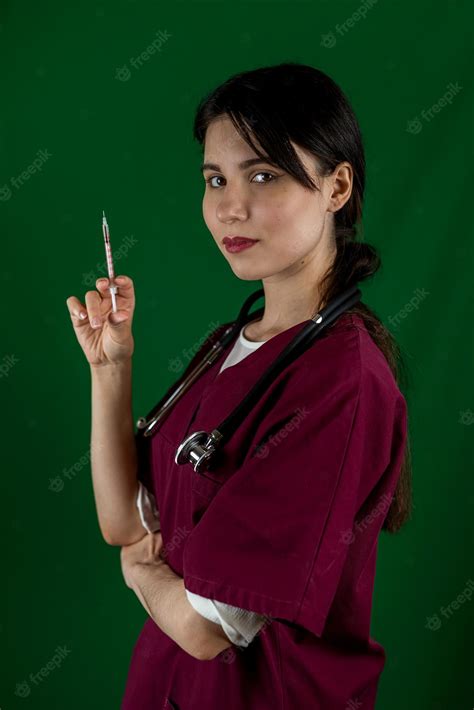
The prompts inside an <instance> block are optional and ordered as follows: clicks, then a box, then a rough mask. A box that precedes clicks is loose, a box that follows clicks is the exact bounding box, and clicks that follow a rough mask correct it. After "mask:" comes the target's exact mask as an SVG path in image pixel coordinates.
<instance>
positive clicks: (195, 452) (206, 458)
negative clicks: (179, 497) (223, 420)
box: [174, 429, 222, 473]
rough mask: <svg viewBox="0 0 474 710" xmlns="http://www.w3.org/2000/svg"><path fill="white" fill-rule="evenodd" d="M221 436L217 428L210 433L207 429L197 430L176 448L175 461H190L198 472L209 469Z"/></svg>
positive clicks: (182, 462)
mask: <svg viewBox="0 0 474 710" xmlns="http://www.w3.org/2000/svg"><path fill="white" fill-rule="evenodd" d="M221 438H222V437H221V434H220V433H219V432H218V431H217V429H214V431H213V432H211V433H210V434H208V433H207V432H206V431H195V432H194V433H193V434H190V435H189V436H188V437H187V438H186V439H185V440H184V441H183V442H182V444H180V445H179V446H178V448H177V449H176V454H175V457H174V461H175V463H177V464H185V463H190V464H192V466H193V468H194V470H195V471H196V472H197V473H201V472H202V471H207V470H208V468H209V463H210V460H211V458H212V457H213V455H214V453H215V451H216V448H215V446H216V444H217V443H218V442H219V441H220V439H221Z"/></svg>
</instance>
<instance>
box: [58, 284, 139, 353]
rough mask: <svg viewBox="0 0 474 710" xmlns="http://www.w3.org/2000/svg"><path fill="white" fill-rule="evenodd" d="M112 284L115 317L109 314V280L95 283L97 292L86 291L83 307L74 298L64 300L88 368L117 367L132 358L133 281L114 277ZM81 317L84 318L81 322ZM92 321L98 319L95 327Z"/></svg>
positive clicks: (110, 304) (110, 307) (110, 297)
mask: <svg viewBox="0 0 474 710" xmlns="http://www.w3.org/2000/svg"><path fill="white" fill-rule="evenodd" d="M115 283H116V285H117V286H118V291H117V293H116V294H115V298H116V300H117V312H116V313H114V312H113V310H112V296H111V293H110V291H109V279H106V278H101V279H97V281H96V287H97V291H87V293H86V294H85V302H86V305H85V306H84V305H83V304H82V303H81V302H80V301H79V299H78V298H76V297H75V296H69V298H68V299H67V300H66V304H67V307H68V310H69V314H70V316H71V321H72V325H73V328H74V332H75V333H76V337H77V339H78V341H79V345H80V346H81V348H82V350H83V352H84V355H85V356H86V358H87V361H88V362H89V363H90V365H91V366H95V367H97V366H101V365H111V364H117V363H120V362H124V361H126V360H129V359H130V358H131V357H132V355H133V349H134V341H133V336H132V319H133V312H134V309H135V291H134V288H133V281H132V279H131V278H129V277H128V276H117V277H116V278H115ZM81 314H84V317H83V318H81ZM95 319H98V320H97V324H96V320H95Z"/></svg>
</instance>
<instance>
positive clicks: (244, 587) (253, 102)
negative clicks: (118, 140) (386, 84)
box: [67, 63, 411, 710]
mask: <svg viewBox="0 0 474 710" xmlns="http://www.w3.org/2000/svg"><path fill="white" fill-rule="evenodd" d="M194 135H195V137H196V139H197V140H198V141H199V143H200V144H201V145H202V146H203V148H204V152H203V158H204V163H203V165H202V172H203V177H204V180H205V190H204V198H203V216H204V220H205V223H206V226H207V228H208V229H209V232H210V233H211V235H212V237H213V239H214V241H215V244H216V246H217V248H218V249H219V251H220V252H221V253H222V256H223V257H224V258H225V259H226V260H227V261H228V263H229V266H230V268H231V269H232V271H233V273H234V274H235V275H236V276H237V278H239V279H243V280H246V281H255V280H261V282H262V285H263V289H264V298H265V306H264V311H263V314H262V317H261V318H260V319H258V318H257V319H255V318H253V319H252V316H250V321H249V322H248V323H246V324H245V325H244V326H243V327H242V329H241V330H240V333H238V335H237V336H236V337H235V339H234V341H233V342H231V343H230V344H229V345H227V347H226V348H225V349H224V351H223V353H221V355H220V357H219V358H218V359H217V360H216V361H215V362H214V363H213V364H212V365H211V366H210V367H209V368H208V369H207V370H206V371H205V372H204V374H202V375H201V376H200V377H199V378H198V379H197V380H196V381H195V382H194V383H193V385H192V386H191V387H190V388H189V389H188V390H187V392H186V393H185V394H184V395H183V396H182V397H181V399H179V400H178V401H177V402H176V404H175V405H174V407H173V408H172V409H171V411H170V413H169V414H168V415H167V417H166V418H165V419H164V420H163V421H162V422H161V423H160V424H159V426H158V427H157V429H156V431H155V432H154V434H153V436H152V437H150V439H149V446H148V450H147V452H146V455H145V457H142V456H138V454H137V446H136V441H135V439H134V425H133V421H132V408H131V359H132V354H133V347H134V343H133V338H132V333H131V326H132V317H133V312H134V307H135V297H134V287H133V283H132V280H131V279H130V278H129V277H127V276H122V277H120V278H117V283H118V285H119V295H118V305H119V310H118V312H117V313H112V311H111V302H110V295H109V291H108V290H107V286H108V281H107V279H100V280H99V281H98V282H97V290H96V291H89V292H88V293H86V295H85V305H83V304H82V303H81V302H80V301H79V300H78V299H77V298H75V297H72V296H71V297H70V298H68V300H67V304H68V308H69V311H70V314H71V319H72V323H73V326H74V329H75V332H76V335H77V338H78V340H79V343H80V344H81V346H82V348H83V351H84V353H85V355H86V357H87V359H88V362H89V363H90V366H91V374H92V441H91V445H92V474H93V485H94V495H95V501H96V506H97V512H98V518H99V523H100V527H101V530H102V533H103V536H104V538H105V539H106V541H107V542H109V543H110V544H114V545H120V546H121V547H122V550H121V564H122V570H123V574H124V578H125V581H126V583H127V585H128V586H129V587H130V588H131V589H133V590H134V591H135V593H136V594H137V596H138V598H139V599H140V601H141V603H142V604H143V606H144V608H145V609H146V610H147V612H148V613H149V617H150V618H148V619H147V621H146V623H145V625H144V627H143V629H142V631H141V633H140V636H139V638H138V640H137V642H136V645H135V648H134V651H133V656H132V659H131V663H130V669H129V675H128V679H127V683H126V688H125V693H124V697H123V702H122V709H123V710H138V708H140V710H148V709H149V710H152V708H153V709H154V710H155V709H157V708H178V709H179V710H191V709H192V710H195V709H197V708H199V709H201V708H202V710H214V709H216V710H217V708H219V709H221V708H223V707H225V708H226V710H244V709H245V710H248V709H250V708H251V709H252V710H264V709H265V710H269V709H271V710H277V708H278V709H279V710H280V709H281V710H291V709H293V708H308V709H313V708H314V709H315V710H316V709H317V708H319V709H320V710H336V709H337V710H343V709H344V710H349V709H351V708H363V709H364V710H369V708H374V707H375V698H376V692H377V686H378V681H379V677H380V674H381V672H382V670H383V667H384V662H385V654H384V649H383V647H382V646H381V645H380V644H379V643H377V642H376V641H375V640H374V639H373V638H371V636H370V617H371V605H372V593H373V585H374V578H375V568H376V556H377V542H378V536H379V533H380V531H381V530H386V531H388V532H395V531H397V530H399V529H400V528H401V526H402V525H403V524H404V523H405V522H406V521H407V519H408V518H409V516H410V510H411V471H410V455H409V443H408V442H409V437H408V429H407V407H406V401H405V398H404V396H403V394H402V392H401V390H400V382H399V379H398V377H399V361H400V354H399V351H398V348H397V346H396V343H395V342H394V340H393V339H392V337H391V335H390V333H389V332H388V331H387V329H386V328H385V327H384V326H383V325H382V323H381V322H380V320H379V319H378V318H377V316H376V315H375V314H374V312H373V311H372V310H371V309H370V308H369V307H368V306H367V305H365V304H363V303H362V302H359V303H357V304H356V305H355V306H353V307H352V308H350V309H349V310H348V311H346V312H345V313H343V314H342V315H340V316H339V317H338V318H337V319H336V321H335V322H334V323H332V324H331V325H330V326H328V327H327V328H326V329H325V330H324V331H323V333H322V334H321V336H320V337H319V338H317V339H316V340H315V341H314V342H313V344H312V345H311V346H310V347H309V348H308V349H307V350H306V351H305V352H303V354H301V355H300V356H299V357H298V358H296V359H295V360H294V361H293V362H292V363H290V364H289V365H287V367H286V368H285V369H284V370H283V371H282V372H281V373H280V375H278V376H277V377H276V379H275V380H274V381H273V382H272V384H271V385H270V387H269V388H268V390H267V392H266V393H265V394H264V396H262V398H261V399H260V401H259V402H258V404H257V405H256V406H254V407H253V409H252V411H251V412H250V414H249V415H248V416H247V417H246V419H245V421H244V422H243V423H242V424H241V425H240V426H239V428H238V429H237V431H236V432H235V433H234V434H233V435H232V437H231V438H230V439H229V441H228V442H227V443H226V445H225V447H224V449H223V451H224V452H225V455H223V456H222V457H221V458H220V460H219V464H218V465H217V467H215V468H212V469H211V470H209V471H206V472H204V473H198V472H196V471H195V470H194V468H193V466H192V465H191V464H185V465H178V464H176V463H175V453H176V449H177V447H178V446H179V444H180V443H181V442H182V441H183V439H184V438H185V437H186V436H188V435H189V433H191V432H193V431H198V430H204V431H207V432H210V431H212V430H213V428H215V427H216V426H217V425H218V424H220V423H221V422H222V421H223V420H224V419H225V417H226V416H227V415H228V414H229V413H230V412H231V411H233V409H234V408H235V407H236V406H237V405H238V404H239V402H240V401H241V400H242V399H243V397H244V396H245V394H246V393H247V392H248V391H249V390H250V388H251V387H252V385H253V384H255V382H256V381H257V380H258V379H259V377H260V376H261V375H262V374H263V373H264V372H265V371H266V370H267V369H268V367H269V366H270V365H271V363H272V362H273V361H274V360H275V358H276V357H277V356H278V354H279V353H280V352H281V351H282V350H283V349H284V348H285V347H286V345H288V343H289V342H290V341H291V340H292V339H293V338H294V337H295V336H296V335H297V334H298V332H299V331H301V330H302V328H303V327H304V326H305V325H307V324H308V321H309V320H310V319H311V317H312V316H313V315H314V314H315V313H317V312H318V311H319V310H320V309H321V308H322V307H323V306H324V305H325V304H327V303H328V302H329V301H331V299H333V298H334V297H335V296H337V295H338V294H340V293H341V292H342V291H344V290H345V289H347V288H348V287H350V286H352V285H354V284H360V283H361V282H363V281H364V280H365V279H367V278H369V277H370V276H372V275H373V274H374V273H375V272H376V271H377V269H378V268H379V266H380V259H379V257H378V254H377V252H376V250H375V249H374V247H372V246H370V245H369V244H367V243H363V242H360V241H357V239H356V237H357V234H358V232H357V227H358V225H359V224H360V222H361V219H362V204H363V194H364V182H365V161H364V151H363V146H362V140H361V134H360V130H359V126H358V123H357V120H356V118H355V116H354V113H353V111H352V109H351V107H350V104H349V102H348V100H347V98H346V97H345V96H344V94H343V93H342V91H341V89H340V88H339V87H338V86H337V85H336V84H335V83H334V81H333V80H331V79H330V78H329V77H328V76H327V75H325V74H324V73H323V72H321V71H319V70H317V69H314V68H312V67H310V66H305V65H301V64H297V63H285V64H280V65H277V66H272V67H267V68H262V69H257V70H254V71H249V72H245V73H242V74H238V75H236V76H233V77H231V78H230V79H229V80H228V81H226V82H225V83H224V84H223V85H222V86H219V87H218V88H217V89H215V90H214V91H213V92H212V93H211V94H210V95H209V96H207V97H206V98H205V99H204V100H203V101H202V102H201V104H200V105H199V107H198V111H197V115H196V117H195V125H194ZM249 240H250V241H249ZM244 243H245V244H246V248H240V249H239V248H238V247H239V245H242V244H244ZM81 313H82V314H83V316H84V317H83V319H81ZM227 325H228V324H227V323H226V324H224V325H222V326H220V327H219V328H217V329H216V331H215V332H214V333H213V334H212V336H211V337H210V338H209V339H208V340H207V341H206V343H205V344H204V345H203V346H202V348H201V350H200V351H199V352H198V353H197V354H196V356H195V357H194V358H193V360H192V361H191V362H190V363H189V366H188V368H187V369H186V371H185V372H184V373H183V375H182V376H181V378H180V381H183V380H184V378H185V377H186V375H187V374H188V373H189V372H190V371H191V370H192V368H193V367H194V366H195V364H196V363H197V362H198V361H200V359H201V358H202V357H203V355H204V354H205V353H206V352H207V351H208V350H209V349H210V347H211V346H212V344H213V343H214V342H216V340H217V339H218V337H219V335H221V334H222V332H223V331H224V330H225V328H226V327H227ZM175 386H176V385H173V387H172V388H170V389H169V390H168V392H171V391H172V390H173V389H174V387H175Z"/></svg>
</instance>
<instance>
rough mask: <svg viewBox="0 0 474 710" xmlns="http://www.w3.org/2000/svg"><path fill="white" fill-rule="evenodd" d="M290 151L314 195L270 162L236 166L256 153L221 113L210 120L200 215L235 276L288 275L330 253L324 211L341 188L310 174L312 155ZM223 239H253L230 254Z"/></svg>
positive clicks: (329, 221) (336, 201)
mask: <svg viewBox="0 0 474 710" xmlns="http://www.w3.org/2000/svg"><path fill="white" fill-rule="evenodd" d="M258 147H259V149H260V146H259V145H258ZM293 147H294V148H295V150H296V152H297V153H298V155H299V157H300V159H301V160H302V162H303V164H304V166H305V169H306V170H307V171H308V173H309V174H310V175H311V177H312V178H313V180H314V181H315V182H316V184H317V185H318V186H319V188H320V189H321V192H320V191H311V190H309V189H307V188H305V187H303V186H302V185H301V184H300V183H298V182H297V181H296V180H295V179H294V178H293V177H292V176H290V175H289V174H288V173H286V172H285V171H284V170H282V169H281V168H279V167H274V166H272V165H271V164H270V163H265V162H259V163H258V164H255V165H251V166H248V167H244V168H241V167H239V163H241V162H242V161H245V160H249V159H252V158H254V159H258V156H257V155H256V153H254V151H253V150H252V148H251V147H250V146H249V145H248V144H247V143H246V142H245V141H244V140H243V138H242V137H241V136H240V135H239V133H238V132H237V131H236V129H235V128H234V126H233V124H232V121H231V120H230V119H229V118H228V117H227V116H226V117H221V118H218V119H215V120H214V121H212V122H211V124H210V125H209V127H208V130H207V132H206V140H205V150H204V163H205V164H206V163H212V164H214V167H212V168H205V169H204V170H203V176H204V179H205V180H206V184H205V192H204V197H203V203H202V210H203V217H204V221H205V222H206V225H207V227H208V229H209V231H210V232H211V234H212V236H213V237H214V239H215V241H216V244H217V246H218V248H219V249H220V251H221V252H222V254H223V256H224V257H225V258H226V259H227V261H228V262H229V264H230V266H231V268H232V270H233V271H234V273H235V274H236V276H238V277H239V278H241V279H244V280H258V279H264V278H266V277H269V276H273V275H275V274H281V273H282V272H285V273H288V274H290V273H292V272H294V271H295V270H296V271H297V270H298V269H299V268H301V266H302V265H303V264H305V263H307V262H308V261H311V260H313V259H312V257H313V256H316V255H317V256H318V258H319V257H325V256H326V253H324V252H325V251H326V252H327V250H328V249H329V250H330V251H332V249H333V242H332V234H333V214H331V213H332V212H333V211H335V209H334V208H337V209H338V208H339V207H340V206H342V204H340V197H341V195H340V193H341V190H340V189H337V185H336V190H335V191H334V189H333V184H334V183H333V181H334V178H333V177H332V176H330V178H323V179H322V178H319V177H317V176H316V172H315V167H314V165H315V158H314V156H312V155H311V154H310V153H307V152H306V151H305V150H303V149H301V148H299V147H298V146H296V145H295V144H293ZM217 166H218V167H217ZM344 170H346V169H345V168H343V171H344ZM349 170H350V168H349ZM333 175H334V173H333ZM336 182H337V181H336ZM343 182H344V180H343ZM340 187H341V185H340V184H339V188H340ZM346 188H347V186H346ZM343 191H344V190H342V192H343ZM334 192H335V193H336V195H335V194H334ZM337 193H339V195H338V194H337ZM349 194H350V190H349ZM349 194H348V195H347V198H346V199H348V197H349ZM344 201H346V200H344ZM226 236H230V237H236V236H239V237H247V238H249V239H257V240H258V242H257V243H256V244H254V245H253V246H252V247H251V248H250V249H244V250H242V251H240V252H237V253H231V252H229V251H227V249H226V248H225V246H224V244H223V241H222V240H223V239H224V237H226Z"/></svg>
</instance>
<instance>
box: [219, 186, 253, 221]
mask: <svg viewBox="0 0 474 710" xmlns="http://www.w3.org/2000/svg"><path fill="white" fill-rule="evenodd" d="M216 214H217V217H218V219H219V220H220V221H221V222H226V221H227V220H229V219H247V217H248V204H247V201H246V200H245V198H244V197H243V195H241V194H238V193H237V192H235V191H234V192H233V193H232V194H231V193H228V194H227V195H224V196H223V197H222V198H221V200H220V201H219V204H218V205H217V209H216Z"/></svg>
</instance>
